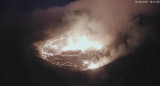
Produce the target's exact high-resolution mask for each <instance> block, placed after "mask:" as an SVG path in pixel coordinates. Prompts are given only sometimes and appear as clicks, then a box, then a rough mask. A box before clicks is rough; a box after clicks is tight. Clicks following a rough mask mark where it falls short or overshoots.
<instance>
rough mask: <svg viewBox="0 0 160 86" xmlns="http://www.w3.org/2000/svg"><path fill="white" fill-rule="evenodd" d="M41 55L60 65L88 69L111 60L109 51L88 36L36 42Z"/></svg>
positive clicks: (82, 69)
mask: <svg viewBox="0 0 160 86" xmlns="http://www.w3.org/2000/svg"><path fill="white" fill-rule="evenodd" d="M35 45H36V46H37V48H38V50H39V52H40V57H42V58H43V59H45V60H47V61H49V62H51V63H52V64H54V65H57V66H58V67H63V68H69V69H75V70H80V71H84V70H88V69H96V68H99V67H101V66H103V65H105V64H107V63H108V62H109V60H108V56H107V54H106V53H107V51H106V50H104V49H102V47H103V46H102V45H101V44H100V43H98V42H93V41H91V40H89V39H88V38H87V37H86V36H83V37H79V38H76V39H75V38H61V39H58V40H53V39H51V40H47V41H44V42H36V43H35Z"/></svg>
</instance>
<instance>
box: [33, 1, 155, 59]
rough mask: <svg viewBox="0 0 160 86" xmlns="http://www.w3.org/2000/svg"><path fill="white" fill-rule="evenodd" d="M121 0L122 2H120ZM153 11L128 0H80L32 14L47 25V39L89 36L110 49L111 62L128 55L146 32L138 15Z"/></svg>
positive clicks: (43, 24) (45, 32) (148, 7)
mask: <svg viewBox="0 0 160 86" xmlns="http://www.w3.org/2000/svg"><path fill="white" fill-rule="evenodd" d="M120 2H122V3H120ZM153 11H154V7H153V6H152V5H149V4H135V3H134V1H128V0H120V1H113V0H78V1H75V2H72V3H70V4H68V5H66V6H64V7H53V8H49V9H39V10H35V11H34V12H33V13H32V17H33V18H34V19H35V20H36V21H38V22H39V21H40V24H42V26H45V27H44V31H40V32H43V33H44V34H45V35H47V37H46V38H45V39H53V38H58V37H60V36H64V37H80V36H84V35H86V36H89V38H90V39H91V40H93V41H98V42H100V43H101V44H103V46H104V47H106V48H107V50H108V52H109V55H110V57H111V61H112V60H114V59H116V58H118V57H121V56H124V55H127V54H129V53H130V52H132V51H133V50H134V49H135V48H136V47H137V46H139V45H140V44H141V43H142V42H143V40H144V38H145V35H146V33H147V27H146V26H145V25H144V24H140V22H141V18H140V16H139V15H144V14H147V13H151V12H153Z"/></svg>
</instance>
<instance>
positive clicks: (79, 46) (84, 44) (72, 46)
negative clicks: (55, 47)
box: [62, 36, 102, 51]
mask: <svg viewBox="0 0 160 86" xmlns="http://www.w3.org/2000/svg"><path fill="white" fill-rule="evenodd" d="M89 48H94V49H97V50H98V49H101V48H102V46H101V45H100V44H99V43H96V42H91V41H90V40H88V39H87V37H86V36H83V37H80V38H78V39H76V40H75V41H74V40H73V39H72V38H70V39H69V40H68V45H67V46H65V47H64V48H63V49H62V50H63V51H67V50H82V51H85V50H87V49H89Z"/></svg>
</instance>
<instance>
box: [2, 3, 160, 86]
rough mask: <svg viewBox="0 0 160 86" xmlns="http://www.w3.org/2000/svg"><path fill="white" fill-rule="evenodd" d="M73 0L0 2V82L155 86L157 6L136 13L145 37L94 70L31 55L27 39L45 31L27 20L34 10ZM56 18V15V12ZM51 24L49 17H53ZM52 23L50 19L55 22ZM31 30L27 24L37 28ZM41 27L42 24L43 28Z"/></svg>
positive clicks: (159, 77)
mask: <svg viewBox="0 0 160 86" xmlns="http://www.w3.org/2000/svg"><path fill="white" fill-rule="evenodd" d="M73 1H76V0H34V1H33V0H5V1H1V2H0V37H1V41H0V42H1V43H0V44H1V49H0V52H1V54H0V58H1V60H0V65H1V66H0V68H1V73H0V75H1V77H0V78H1V80H0V82H1V83H0V84H1V85H0V86H154V85H156V86H159V85H160V82H159V81H160V74H159V73H160V71H159V70H160V62H159V58H160V54H159V52H160V46H159V44H160V38H159V37H160V9H159V7H160V6H159V5H160V4H158V5H157V4H156V5H155V8H154V9H155V11H153V12H152V13H148V14H144V15H137V16H138V17H139V20H140V21H139V25H140V26H141V25H147V27H148V28H149V29H148V32H147V35H146V37H145V39H144V41H143V42H142V44H141V45H139V46H138V47H137V48H136V49H135V51H134V52H132V53H130V54H128V55H126V56H122V57H120V58H118V59H116V60H115V61H113V62H111V63H109V64H108V65H106V66H103V67H102V68H100V69H98V70H93V71H92V70H88V71H83V72H82V71H72V70H66V69H61V68H58V67H55V66H53V65H52V64H50V63H48V62H46V61H45V60H43V59H41V58H39V57H37V55H36V54H37V53H38V52H37V51H36V50H35V49H34V48H35V47H34V46H33V45H32V44H33V42H35V41H39V40H43V39H44V37H46V34H44V33H41V34H38V37H37V34H35V33H36V32H38V31H39V30H44V29H43V25H42V24H41V23H43V22H37V21H34V20H32V18H31V17H30V14H31V13H32V12H33V11H34V10H36V9H47V8H51V7H55V6H61V7H63V6H65V5H67V4H68V3H70V2H73ZM60 16H61V15H60ZM53 22H54V21H53ZM59 22H61V21H58V22H56V23H59ZM37 25H38V28H34V29H33V27H37ZM45 27H46V26H45Z"/></svg>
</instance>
